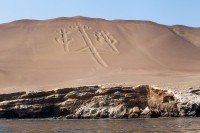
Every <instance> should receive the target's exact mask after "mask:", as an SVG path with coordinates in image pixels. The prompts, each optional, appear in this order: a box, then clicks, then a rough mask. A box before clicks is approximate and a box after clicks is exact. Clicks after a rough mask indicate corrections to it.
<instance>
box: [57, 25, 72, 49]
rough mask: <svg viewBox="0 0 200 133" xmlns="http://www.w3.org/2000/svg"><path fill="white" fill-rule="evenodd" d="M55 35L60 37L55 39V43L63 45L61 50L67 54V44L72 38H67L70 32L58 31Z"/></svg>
mask: <svg viewBox="0 0 200 133" xmlns="http://www.w3.org/2000/svg"><path fill="white" fill-rule="evenodd" d="M57 33H58V34H59V35H60V37H59V38H55V40H56V41H57V43H59V44H61V45H63V49H64V51H65V52H69V44H70V42H71V41H72V40H73V38H69V37H68V34H70V31H67V30H66V29H64V28H63V29H60V30H58V31H57Z"/></svg>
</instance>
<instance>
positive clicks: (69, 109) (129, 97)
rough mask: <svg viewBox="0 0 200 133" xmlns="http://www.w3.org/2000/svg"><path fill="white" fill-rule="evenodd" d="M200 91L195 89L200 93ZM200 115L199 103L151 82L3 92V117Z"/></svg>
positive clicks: (0, 108)
mask: <svg viewBox="0 0 200 133" xmlns="http://www.w3.org/2000/svg"><path fill="white" fill-rule="evenodd" d="M198 92H199V90H193V91H191V94H193V95H198V94H199V93H198ZM184 116H200V104H199V103H192V104H191V103H189V101H188V102H186V103H183V102H181V101H180V100H179V98H177V97H176V96H175V95H174V94H173V93H172V92H168V91H167V90H162V89H158V88H153V87H151V86H149V85H141V86H137V87H132V86H130V87H122V86H118V87H105V86H103V85H102V86H82V87H74V88H63V89H54V90H51V91H31V92H30V91H29V92H16V93H10V94H1V95H0V118H49V117H55V118H67V119H90V118H92V119H96V118H113V119H121V118H138V117H139V118H151V117H184Z"/></svg>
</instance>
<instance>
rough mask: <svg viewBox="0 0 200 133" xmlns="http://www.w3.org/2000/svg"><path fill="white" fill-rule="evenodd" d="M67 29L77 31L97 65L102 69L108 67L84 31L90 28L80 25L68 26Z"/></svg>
mask: <svg viewBox="0 0 200 133" xmlns="http://www.w3.org/2000/svg"><path fill="white" fill-rule="evenodd" d="M69 28H71V29H76V30H78V31H79V33H80V34H81V35H82V38H83V40H84V42H85V44H86V45H87V47H86V48H89V50H90V52H91V53H92V56H93V57H94V59H95V60H96V61H97V63H98V64H99V65H101V66H103V67H108V65H107V63H106V62H105V61H104V60H103V58H102V57H101V56H100V54H99V52H98V50H97V49H96V47H95V45H94V44H93V42H92V40H91V39H90V37H89V35H88V34H87V32H86V30H90V29H92V28H91V27H89V26H86V25H82V24H76V25H74V26H70V27H69ZM86 48H83V49H81V50H84V49H86Z"/></svg>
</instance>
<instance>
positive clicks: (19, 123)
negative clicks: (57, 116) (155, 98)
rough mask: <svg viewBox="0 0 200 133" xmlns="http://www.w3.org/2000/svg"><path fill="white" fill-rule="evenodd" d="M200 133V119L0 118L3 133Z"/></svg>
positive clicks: (1, 132) (0, 129)
mask: <svg viewBox="0 0 200 133" xmlns="http://www.w3.org/2000/svg"><path fill="white" fill-rule="evenodd" d="M18 132H25V133H68V132H69V133H70V132H72V133H74V132H75V133H76V132H77V133H85V132H87V133H136V132H141V133H145V132H148V133H151V132H152V133H165V132H183V133H200V118H155V119H154V118H151V119H128V120H109V119H103V120H54V119H24V120H17V119H10V120H8V119H5V120H3V119H2V120H0V133H18Z"/></svg>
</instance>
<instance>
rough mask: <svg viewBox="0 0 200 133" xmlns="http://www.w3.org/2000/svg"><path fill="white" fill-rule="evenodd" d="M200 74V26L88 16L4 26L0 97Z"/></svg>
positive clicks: (1, 26) (0, 50) (0, 46)
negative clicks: (7, 93)
mask: <svg viewBox="0 0 200 133" xmlns="http://www.w3.org/2000/svg"><path fill="white" fill-rule="evenodd" d="M199 75H200V29H199V28H192V27H186V26H181V25H176V26H166V25H160V24H157V23H153V22H148V21H134V20H112V21H108V20H103V19H93V18H85V17H73V18H56V19H50V20H19V21H14V22H11V23H5V24H0V93H3V92H9V91H22V90H34V89H43V90H46V89H50V88H56V87H68V86H79V85H89V84H102V83H120V82H123V83H124V82H147V81H155V82H157V81H170V80H177V79H182V78H185V77H193V76H199Z"/></svg>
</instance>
